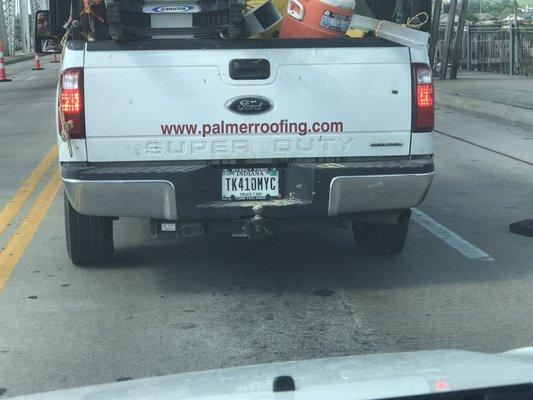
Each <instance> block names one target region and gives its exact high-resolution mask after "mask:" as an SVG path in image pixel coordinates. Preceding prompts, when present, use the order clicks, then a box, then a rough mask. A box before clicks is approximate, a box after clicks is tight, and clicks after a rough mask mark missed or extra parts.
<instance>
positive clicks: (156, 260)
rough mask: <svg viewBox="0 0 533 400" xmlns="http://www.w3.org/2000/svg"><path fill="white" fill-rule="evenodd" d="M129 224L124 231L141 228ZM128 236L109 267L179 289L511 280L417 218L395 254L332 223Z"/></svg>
mask: <svg viewBox="0 0 533 400" xmlns="http://www.w3.org/2000/svg"><path fill="white" fill-rule="evenodd" d="M121 222H122V221H121ZM124 222H125V225H126V226H125V227H124V228H125V230H124V232H123V233H125V232H128V231H136V230H134V229H131V230H130V229H127V224H128V223H129V222H127V221H124ZM130 239H131V237H129V236H127V235H125V237H124V240H121V239H120V238H119V240H118V245H117V250H116V256H115V259H114V261H113V263H112V265H110V266H109V267H111V268H121V269H135V268H150V269H151V270H152V271H153V273H154V279H155V280H156V281H157V282H158V284H159V285H160V286H161V289H162V290H163V291H168V292H177V293H179V292H196V293H200V292H206V291H207V292H213V293H216V292H221V293H222V292H223V293H226V292H228V291H245V292H246V291H247V292H272V293H280V292H287V291H289V292H306V293H309V292H314V291H316V290H344V289H346V290H351V289H394V288H401V287H411V286H427V285H445V284H453V283H457V282H480V281H494V280H502V279H510V278H512V277H510V276H509V273H508V272H507V271H505V268H503V269H502V266H501V265H499V264H498V263H497V262H493V263H487V262H482V261H478V260H470V259H468V258H466V257H464V256H463V255H461V254H459V253H457V252H456V251H454V250H453V249H452V248H450V247H449V246H447V245H446V244H445V243H443V242H441V241H439V240H438V239H436V238H435V237H433V236H432V235H430V234H429V233H428V232H426V231H425V230H423V229H422V228H421V227H419V226H418V225H417V224H416V223H414V222H413V223H412V224H411V228H410V234H409V239H408V243H407V245H406V248H405V250H404V252H403V253H402V254H400V255H398V256H376V257H370V256H363V255H361V254H358V252H357V250H356V248H355V246H354V243H353V238H352V235H351V232H347V231H343V230H333V229H331V230H308V231H297V230H295V231H292V230H284V231H282V232H277V233H276V235H274V236H272V237H269V238H266V239H261V240H247V239H236V238H232V237H230V236H229V235H220V234H206V235H204V236H203V237H200V238H193V239H171V240H159V239H158V240H156V241H152V240H151V239H148V238H146V237H143V238H140V239H138V241H137V242H136V243H135V240H134V241H133V243H132V241H131V240H130ZM421 243H422V244H423V246H420V244H421ZM106 268H108V267H106ZM523 270H524V271H523V272H524V273H526V272H527V271H525V268H523Z"/></svg>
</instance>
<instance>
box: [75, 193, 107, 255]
mask: <svg viewBox="0 0 533 400" xmlns="http://www.w3.org/2000/svg"><path fill="white" fill-rule="evenodd" d="M64 205H65V237H66V242H67V252H68V256H69V257H70V259H71V260H72V263H73V264H74V265H78V266H82V265H90V264H100V263H105V262H107V261H109V260H110V259H111V256H112V255H113V250H114V246H113V219H112V218H108V217H90V216H87V215H82V214H80V213H78V212H77V211H76V210H75V209H74V208H73V207H72V206H71V204H70V201H69V200H68V197H67V195H66V194H64Z"/></svg>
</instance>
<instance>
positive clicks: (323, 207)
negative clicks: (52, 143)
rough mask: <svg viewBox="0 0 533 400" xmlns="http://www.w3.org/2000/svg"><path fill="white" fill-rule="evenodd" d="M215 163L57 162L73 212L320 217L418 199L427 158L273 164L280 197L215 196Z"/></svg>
mask: <svg viewBox="0 0 533 400" xmlns="http://www.w3.org/2000/svg"><path fill="white" fill-rule="evenodd" d="M221 171H222V170H221V169H220V168H213V167H211V166H193V167H191V166H161V165H152V164H150V165H144V166H142V165H140V166H133V167H132V166H118V165H105V166H99V165H95V166H92V165H91V166H87V165H86V164H85V165H83V164H81V165H79V164H76V163H71V164H68V165H62V177H63V182H64V186H65V192H66V194H67V196H68V198H69V200H70V202H71V204H72V206H73V207H74V209H75V210H76V211H78V212H79V213H81V214H84V215H94V216H103V217H104V216H105V217H145V218H154V219H159V220H170V221H175V220H181V221H187V220H188V221H201V220H215V219H239V218H244V217H246V216H251V215H253V212H252V208H253V206H254V205H258V204H261V205H262V206H263V208H264V215H265V217H267V218H272V219H279V218H315V217H316V218H320V217H335V216H342V215H349V214H358V213H368V212H379V211H388V210H404V209H408V208H410V207H414V206H417V205H418V204H420V203H421V202H422V201H423V200H424V198H425V197H426V194H427V192H428V190H429V187H430V186H431V182H432V179H433V175H434V168H433V162H432V160H431V159H421V160H396V161H394V160H393V161H388V160H381V161H365V162H352V163H294V164H288V165H287V166H286V167H280V171H281V176H282V177H283V181H282V183H281V191H280V193H281V194H282V198H281V199H274V200H260V201H235V202H228V201H221V200H220V182H221Z"/></svg>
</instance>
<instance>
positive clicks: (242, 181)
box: [222, 168, 279, 200]
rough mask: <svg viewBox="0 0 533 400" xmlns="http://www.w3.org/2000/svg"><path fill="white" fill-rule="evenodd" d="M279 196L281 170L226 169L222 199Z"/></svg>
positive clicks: (251, 198)
mask: <svg viewBox="0 0 533 400" xmlns="http://www.w3.org/2000/svg"><path fill="white" fill-rule="evenodd" d="M278 197H279V171H278V170H277V169H272V168H246V169H244V168H242V169H241V168H239V169H225V170H223V172H222V200H263V199H269V198H278Z"/></svg>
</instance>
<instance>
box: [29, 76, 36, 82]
mask: <svg viewBox="0 0 533 400" xmlns="http://www.w3.org/2000/svg"><path fill="white" fill-rule="evenodd" d="M35 78H37V77H36V76H30V77H29V78H28V79H26V80H27V81H32V80H34V79H35Z"/></svg>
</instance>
